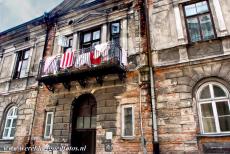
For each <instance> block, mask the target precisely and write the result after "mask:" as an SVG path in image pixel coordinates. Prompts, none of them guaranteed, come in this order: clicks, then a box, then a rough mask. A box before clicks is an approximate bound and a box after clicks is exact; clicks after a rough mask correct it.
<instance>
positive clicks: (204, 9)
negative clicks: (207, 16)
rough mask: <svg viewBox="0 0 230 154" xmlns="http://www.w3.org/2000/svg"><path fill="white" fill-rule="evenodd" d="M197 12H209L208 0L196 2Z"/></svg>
mask: <svg viewBox="0 0 230 154" xmlns="http://www.w3.org/2000/svg"><path fill="white" fill-rule="evenodd" d="M196 10H197V13H205V12H208V5H207V2H206V1H203V2H199V3H196Z"/></svg>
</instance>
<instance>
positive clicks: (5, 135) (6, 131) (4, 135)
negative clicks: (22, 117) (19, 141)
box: [3, 128, 9, 137]
mask: <svg viewBox="0 0 230 154" xmlns="http://www.w3.org/2000/svg"><path fill="white" fill-rule="evenodd" d="M8 132H9V129H8V128H6V129H5V130H4V134H3V137H7V135H8Z"/></svg>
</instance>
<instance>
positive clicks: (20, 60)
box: [14, 49, 30, 79]
mask: <svg viewBox="0 0 230 154" xmlns="http://www.w3.org/2000/svg"><path fill="white" fill-rule="evenodd" d="M29 55H30V49H26V50H23V51H19V52H18V54H17V61H16V67H15V73H14V79H16V78H23V77H26V76H27V67H28V61H29Z"/></svg>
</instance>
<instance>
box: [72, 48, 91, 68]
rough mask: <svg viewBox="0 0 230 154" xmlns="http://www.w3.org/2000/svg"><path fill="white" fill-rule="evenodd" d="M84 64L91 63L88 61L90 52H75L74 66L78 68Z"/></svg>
mask: <svg viewBox="0 0 230 154" xmlns="http://www.w3.org/2000/svg"><path fill="white" fill-rule="evenodd" d="M84 65H88V66H90V65H91V61H90V52H86V53H82V54H80V53H79V54H77V55H76V61H75V67H76V68H79V67H81V66H84Z"/></svg>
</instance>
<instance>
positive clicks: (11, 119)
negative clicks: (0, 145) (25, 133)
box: [2, 106, 18, 139]
mask: <svg viewBox="0 0 230 154" xmlns="http://www.w3.org/2000/svg"><path fill="white" fill-rule="evenodd" d="M17 115H18V110H17V107H15V106H14V107H11V108H10V109H9V111H8V112H7V115H6V121H5V127H4V130H3V136H2V138H3V139H14V134H15V130H16V122H17V117H18V116H17Z"/></svg>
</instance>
